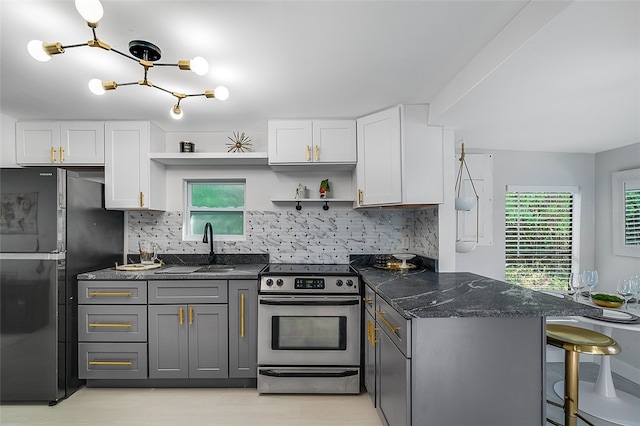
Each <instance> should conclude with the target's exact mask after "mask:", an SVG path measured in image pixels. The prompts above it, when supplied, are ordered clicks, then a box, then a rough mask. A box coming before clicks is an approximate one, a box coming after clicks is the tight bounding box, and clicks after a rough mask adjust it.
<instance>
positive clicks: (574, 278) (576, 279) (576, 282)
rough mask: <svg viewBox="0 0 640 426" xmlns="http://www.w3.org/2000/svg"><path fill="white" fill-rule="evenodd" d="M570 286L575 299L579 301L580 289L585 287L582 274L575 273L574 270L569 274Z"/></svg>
mask: <svg viewBox="0 0 640 426" xmlns="http://www.w3.org/2000/svg"><path fill="white" fill-rule="evenodd" d="M569 287H570V288H571V291H572V292H573V294H574V296H573V300H575V301H578V299H579V298H580V291H581V290H582V289H583V288H584V282H582V279H581V277H580V274H574V273H573V272H571V273H570V274H569Z"/></svg>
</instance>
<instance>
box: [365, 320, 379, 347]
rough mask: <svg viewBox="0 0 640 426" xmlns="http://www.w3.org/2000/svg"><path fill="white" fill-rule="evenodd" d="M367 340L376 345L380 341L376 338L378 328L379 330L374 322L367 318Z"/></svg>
mask: <svg viewBox="0 0 640 426" xmlns="http://www.w3.org/2000/svg"><path fill="white" fill-rule="evenodd" d="M367 328H368V330H367V335H368V336H367V340H369V342H370V343H371V346H375V345H376V343H378V341H377V340H376V330H378V329H377V328H376V326H375V324H374V323H372V322H371V321H369V320H367Z"/></svg>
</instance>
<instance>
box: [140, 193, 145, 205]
mask: <svg viewBox="0 0 640 426" xmlns="http://www.w3.org/2000/svg"><path fill="white" fill-rule="evenodd" d="M140 207H144V192H142V191H140Z"/></svg>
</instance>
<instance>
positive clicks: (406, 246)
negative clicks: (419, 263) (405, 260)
mask: <svg viewBox="0 0 640 426" xmlns="http://www.w3.org/2000/svg"><path fill="white" fill-rule="evenodd" d="M402 248H403V249H405V250H409V249H410V248H411V240H410V239H409V236H408V235H405V236H404V237H402Z"/></svg>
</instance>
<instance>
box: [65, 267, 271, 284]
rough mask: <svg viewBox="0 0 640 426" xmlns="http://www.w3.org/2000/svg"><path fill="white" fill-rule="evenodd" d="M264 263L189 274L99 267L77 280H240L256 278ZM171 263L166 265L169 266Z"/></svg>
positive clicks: (81, 275) (83, 274)
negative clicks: (221, 270) (226, 270)
mask: <svg viewBox="0 0 640 426" xmlns="http://www.w3.org/2000/svg"><path fill="white" fill-rule="evenodd" d="M266 265H267V264H266V263H257V264H234V265H233V270H232V271H229V272H206V273H196V272H192V273H189V274H158V273H156V272H158V271H159V268H158V269H149V270H146V271H118V270H116V269H115V268H114V267H111V268H105V269H99V270H97V271H91V272H86V273H82V274H78V280H80V281H83V280H96V281H135V280H141V281H143V280H144V281H146V280H149V281H152V280H206V279H210V280H242V279H256V280H257V279H258V273H259V272H260V271H261V270H262V269H263V268H264V267H265V266H266ZM169 266H172V265H166V267H169Z"/></svg>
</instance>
